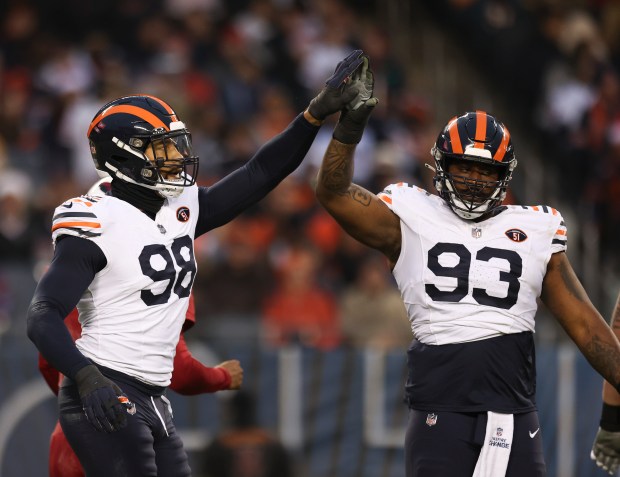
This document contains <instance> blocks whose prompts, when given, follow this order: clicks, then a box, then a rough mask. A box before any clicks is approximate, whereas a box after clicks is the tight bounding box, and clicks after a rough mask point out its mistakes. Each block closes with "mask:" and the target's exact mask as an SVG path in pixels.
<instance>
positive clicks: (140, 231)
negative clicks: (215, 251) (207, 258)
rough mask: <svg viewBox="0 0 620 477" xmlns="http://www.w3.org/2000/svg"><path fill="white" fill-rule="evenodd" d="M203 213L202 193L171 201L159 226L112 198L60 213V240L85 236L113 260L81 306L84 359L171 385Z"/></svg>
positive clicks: (192, 191)
mask: <svg viewBox="0 0 620 477" xmlns="http://www.w3.org/2000/svg"><path fill="white" fill-rule="evenodd" d="M198 211H199V205H198V188H197V187H194V188H188V190H187V191H184V192H183V193H182V194H181V195H180V196H179V197H177V198H170V199H168V202H167V204H166V206H165V207H162V208H161V210H160V211H159V212H158V213H157V215H156V217H155V220H152V219H151V218H149V217H148V216H147V215H146V214H144V212H142V211H141V210H140V209H138V208H136V207H134V206H133V205H131V204H129V203H127V202H126V201H124V200H121V199H119V198H116V197H112V196H104V197H97V196H94V197H89V196H82V197H79V198H75V199H71V200H69V201H67V202H65V203H64V204H62V205H60V206H59V207H57V208H56V210H55V212H54V220H53V224H52V230H53V232H52V238H53V241H54V242H55V243H56V242H57V241H59V240H60V241H62V237H64V236H72V237H80V238H82V239H86V240H88V241H90V242H92V243H93V244H95V245H96V246H97V247H98V248H99V249H100V250H101V252H102V254H103V255H104V256H105V257H106V259H107V260H106V266H105V267H104V268H103V269H102V270H101V271H99V272H98V273H97V274H96V275H95V276H94V278H93V281H92V282H91V283H90V286H89V287H88V291H87V293H85V294H84V295H82V297H81V299H80V301H79V303H78V305H77V307H78V310H79V315H80V323H81V325H82V336H81V337H80V338H79V339H78V340H77V341H76V345H77V347H78V349H79V350H80V351H81V352H82V354H83V355H84V356H86V357H87V358H90V359H93V360H96V362H97V363H98V364H99V365H102V366H105V367H108V368H111V369H114V370H116V371H119V372H122V373H124V374H127V375H129V376H132V377H134V378H136V379H139V380H140V381H143V382H146V383H149V384H151V385H156V386H167V385H168V384H169V383H170V377H171V375H172V361H171V360H170V356H174V350H175V348H176V345H177V341H178V336H179V333H180V332H181V327H182V326H183V323H184V320H185V311H186V310H187V306H188V302H189V296H190V291H191V288H192V282H193V280H194V277H195V275H196V261H195V258H194V249H193V237H194V234H195V229H196V221H197V219H198V216H199V214H198ZM127 237H131V240H127ZM120 314H122V316H123V319H122V320H119V319H118V317H119V315H120ZM102 345H103V346H102ZM153 349H156V350H158V351H157V353H153V352H152V350H153ZM119 357H122V359H119Z"/></svg>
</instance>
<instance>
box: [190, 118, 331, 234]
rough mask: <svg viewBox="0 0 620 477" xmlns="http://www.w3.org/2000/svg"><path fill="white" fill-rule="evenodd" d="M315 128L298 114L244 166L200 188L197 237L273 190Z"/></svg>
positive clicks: (302, 153) (305, 147)
mask: <svg viewBox="0 0 620 477" xmlns="http://www.w3.org/2000/svg"><path fill="white" fill-rule="evenodd" d="M318 131H319V127H318V126H313V125H312V124H310V123H309V122H308V121H306V119H305V118H304V117H303V114H300V115H299V116H297V118H296V119H295V120H294V121H293V122H292V123H291V124H289V126H288V127H287V128H286V129H285V130H284V131H283V132H281V133H280V134H278V135H277V136H275V137H274V138H272V139H271V140H270V141H269V142H267V143H266V144H264V145H263V146H262V147H261V148H260V149H259V150H258V151H257V152H256V154H255V155H254V156H253V157H252V159H250V160H249V161H248V162H247V163H246V164H245V165H244V166H242V167H240V168H239V169H237V170H236V171H234V172H232V173H230V174H229V175H227V176H226V177H224V178H223V179H222V180H220V181H218V182H217V183H215V184H214V185H213V186H211V187H200V188H199V192H198V201H199V207H200V212H199V215H198V223H197V225H196V237H199V236H200V235H202V234H204V233H206V232H208V231H209V230H212V229H214V228H216V227H219V226H221V225H224V224H226V223H228V222H230V221H231V220H232V219H233V218H235V217H236V216H237V215H239V214H240V213H241V212H243V211H244V210H246V209H247V208H248V207H250V206H251V205H253V204H255V203H256V202H258V201H259V200H261V199H262V198H263V197H265V196H266V195H267V194H268V193H269V192H270V191H272V190H273V189H274V188H275V187H276V186H277V185H278V184H279V183H280V182H281V181H282V180H283V179H284V178H285V177H286V176H288V175H289V174H290V173H291V172H293V171H294V170H295V169H296V168H297V167H298V166H299V164H301V161H303V159H304V157H306V154H307V153H308V150H309V149H310V146H311V145H312V143H313V142H314V138H315V137H316V135H317V133H318Z"/></svg>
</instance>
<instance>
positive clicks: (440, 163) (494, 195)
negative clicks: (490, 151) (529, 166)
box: [431, 148, 516, 220]
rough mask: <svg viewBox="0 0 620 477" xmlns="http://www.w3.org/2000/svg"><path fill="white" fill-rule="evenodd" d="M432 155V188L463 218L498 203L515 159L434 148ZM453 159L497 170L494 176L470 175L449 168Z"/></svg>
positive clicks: (481, 212) (482, 211)
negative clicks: (501, 159)
mask: <svg viewBox="0 0 620 477" xmlns="http://www.w3.org/2000/svg"><path fill="white" fill-rule="evenodd" d="M431 154H432V155H433V156H434V158H435V167H436V175H435V177H434V182H435V188H436V189H437V191H438V192H439V195H440V196H441V197H442V198H443V199H444V200H445V201H446V202H447V203H448V205H449V206H450V207H451V208H452V210H453V211H454V213H456V214H457V215H458V216H459V217H461V218H463V219H466V220H473V219H477V218H479V217H481V216H483V215H484V214H487V213H489V212H491V211H492V210H493V209H495V208H497V207H499V206H500V205H501V204H502V202H503V201H504V199H505V198H506V191H507V188H508V183H509V182H510V180H511V179H512V171H513V170H514V168H515V166H516V160H514V161H511V162H509V163H499V162H495V161H492V160H491V161H485V160H481V159H480V158H478V157H468V156H457V155H447V154H443V153H442V152H441V151H439V150H437V149H436V148H433V150H432V151H431ZM456 161H468V162H469V161H471V162H478V163H481V164H487V165H490V166H492V167H493V168H494V169H496V170H497V172H498V178H497V180H484V179H472V178H468V177H466V176H464V175H459V174H457V173H450V172H448V170H449V167H450V165H451V164H453V163H454V162H456Z"/></svg>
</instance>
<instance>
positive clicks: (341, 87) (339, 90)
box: [307, 50, 364, 121]
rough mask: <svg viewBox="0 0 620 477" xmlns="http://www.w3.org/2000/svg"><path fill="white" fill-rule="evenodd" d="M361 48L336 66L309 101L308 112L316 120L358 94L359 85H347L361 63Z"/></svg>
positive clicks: (348, 101) (338, 109) (321, 119)
mask: <svg viewBox="0 0 620 477" xmlns="http://www.w3.org/2000/svg"><path fill="white" fill-rule="evenodd" d="M362 55H363V52H362V50H355V51H353V52H352V53H351V54H350V55H349V56H347V57H346V58H345V59H344V60H342V61H341V62H340V63H338V65H337V66H336V70H335V71H334V74H333V75H331V76H330V77H329V78H328V79H327V81H325V87H324V88H323V89H322V90H321V91H320V92H319V94H318V95H317V96H316V97H315V98H314V99H313V100H312V101H310V105H309V106H308V110H307V111H308V112H309V113H310V114H311V115H312V117H313V118H314V119H316V120H317V121H323V120H324V119H325V118H326V117H327V116H329V115H331V114H334V113H336V112H338V111H340V110H341V109H343V108H344V107H346V105H347V104H349V103H350V102H351V101H353V100H354V99H355V98H356V97H357V96H358V95H359V87H360V85H359V84H357V85H356V87H354V88H351V87H348V84H349V82H350V81H351V77H352V75H353V74H354V73H355V71H356V70H357V69H358V67H359V66H360V65H361V64H362V63H363V61H364V60H363V56H362Z"/></svg>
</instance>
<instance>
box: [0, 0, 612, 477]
mask: <svg viewBox="0 0 620 477" xmlns="http://www.w3.org/2000/svg"><path fill="white" fill-rule="evenodd" d="M354 48H362V49H364V50H365V51H366V52H367V53H369V55H370V57H371V63H372V67H373V70H374V71H375V77H376V82H377V84H376V90H375V94H376V95H377V96H378V97H379V98H380V100H381V103H380V105H379V107H378V108H377V110H376V111H375V113H374V115H373V117H372V118H371V124H370V125H369V127H368V128H367V131H366V133H365V135H364V139H363V141H362V143H361V144H360V146H359V147H358V156H357V161H356V172H355V174H356V177H355V180H356V181H357V182H358V183H361V184H363V185H365V186H366V187H367V188H369V189H370V190H372V191H374V192H378V191H380V190H381V189H382V187H383V186H384V185H386V184H388V183H391V182H394V181H396V180H398V181H407V182H411V183H416V184H418V185H420V186H422V187H425V188H427V189H429V190H432V181H431V179H432V177H431V173H430V172H429V171H428V170H427V169H425V168H424V164H425V163H426V162H429V161H430V159H431V158H430V155H429V153H428V151H429V150H430V147H431V146H432V144H433V142H434V140H435V137H436V134H437V133H438V131H439V128H440V127H441V126H442V125H443V124H445V122H446V121H447V120H448V119H449V118H450V117H452V116H454V115H455V114H458V113H461V112H464V111H466V110H470V109H485V110H487V111H488V112H489V113H491V114H494V115H496V116H497V117H499V118H500V119H501V120H502V121H503V122H505V123H506V124H507V125H508V127H509V129H510V130H511V133H512V136H513V141H514V143H515V148H516V153H517V158H518V160H519V166H518V168H517V171H516V175H515V179H514V180H513V185H512V190H511V195H510V200H511V201H512V202H513V203H523V204H528V205H536V204H548V205H551V206H553V207H555V208H557V209H559V210H560V211H561V212H562V214H563V215H564V218H565V219H566V222H567V225H568V230H569V256H570V258H571V261H572V263H573V265H574V267H575V269H576V271H577V273H578V274H579V276H580V279H581V280H582V282H583V283H584V285H585V287H586V289H587V291H588V293H589V294H590V297H591V298H592V300H593V302H594V303H595V305H596V306H597V307H598V308H599V310H600V311H601V312H602V313H603V314H604V316H605V317H606V318H608V317H609V316H610V313H611V310H612V308H613V305H614V300H615V297H616V295H617V292H618V290H619V289H620V280H619V278H620V273H619V272H618V270H619V266H618V265H619V261H620V260H619V259H620V253H619V249H618V246H617V237H618V231H619V229H620V200H619V199H620V88H619V82H618V81H619V79H618V72H617V66H618V64H619V61H620V56H619V54H620V4H618V2H615V1H613V0H383V1H381V0H271V1H269V0H109V1H106V2H84V1H78V0H59V1H56V2H47V1H44V0H18V1H15V0H5V1H4V2H0V475H1V476H4V477H16V476H20V477H22V476H33V477H35V476H43V475H46V461H47V441H48V437H49V433H50V432H51V429H52V427H53V425H54V422H55V401H54V399H53V396H52V394H51V392H50V391H49V390H48V389H47V388H46V386H45V383H44V382H43V380H42V379H41V378H40V377H39V375H38V373H37V369H36V359H37V355H36V352H35V348H34V346H32V345H31V343H30V342H29V341H28V340H27V338H26V336H25V310H26V308H27V305H28V302H29V300H30V297H31V295H32V292H33V289H34V286H35V284H36V280H37V277H38V276H39V275H40V273H41V271H42V270H43V269H44V268H45V267H46V266H47V264H48V263H49V260H50V257H51V253H52V250H51V244H50V238H49V232H48V229H49V225H50V223H51V213H52V211H53V209H54V207H55V206H56V205H57V204H59V203H61V202H62V201H64V200H65V199H67V198H69V197H73V196H75V195H79V194H80V193H83V192H84V191H86V190H87V189H88V188H89V187H90V185H91V184H92V183H93V182H94V181H95V180H96V175H95V173H94V167H93V166H92V161H91V159H90V154H89V150H88V145H87V142H86V139H85V129H86V126H87V124H88V123H89V121H90V119H91V118H92V116H93V115H94V113H95V112H96V111H97V110H98V109H99V107H100V106H101V105H102V104H103V103H104V102H105V101H107V100H108V99H113V98H115V97H117V96H121V95H124V94H129V93H133V92H140V93H149V94H154V95H158V96H161V97H163V98H164V99H166V100H167V101H168V102H169V103H170V104H172V105H173V107H174V108H175V109H176V110H177V111H178V112H179V114H180V115H181V117H182V118H183V119H184V121H185V122H186V123H187V124H188V125H189V126H190V129H191V130H192V133H193V136H194V143H195V147H196V148H197V150H198V152H199V155H200V157H201V171H200V177H199V180H200V182H201V183H202V184H205V185H208V184H210V183H213V182H214V181H216V180H217V179H218V178H220V177H222V176H223V175H225V174H226V173H227V172H229V171H230V170H232V169H234V168H235V167H237V166H238V165H239V164H242V163H244V162H245V161H246V160H247V159H248V158H249V157H250V156H251V154H252V153H253V152H254V151H255V150H256V148H257V147H258V146H260V145H261V144H263V143H264V142H265V141H266V140H268V139H269V138H270V137H272V136H273V135H274V134H276V133H277V132H278V131H280V130H281V129H282V128H283V127H284V126H285V125H286V124H287V123H288V122H289V121H290V120H292V118H294V117H295V115H296V114H297V113H299V112H300V111H301V110H303V109H304V108H305V106H306V105H307V102H308V101H309V100H310V99H311V98H312V96H313V95H314V94H315V93H316V92H317V91H318V90H319V89H320V88H321V86H322V82H323V81H324V79H325V78H326V77H327V76H329V74H331V71H332V70H333V68H334V65H335V63H336V62H337V61H338V60H339V59H341V58H343V57H344V56H345V55H346V53H348V52H349V51H350V50H352V49H354ZM330 135H331V125H330V124H326V125H325V126H324V127H323V129H322V132H321V133H320V134H319V137H318V138H317V140H316V142H315V146H313V148H312V150H311V151H310V153H309V155H308V157H307V159H306V161H305V162H304V164H303V165H302V167H301V168H300V169H299V170H298V171H296V172H295V173H294V174H293V176H291V177H290V178H289V179H287V180H286V181H285V182H284V183H283V184H282V185H281V186H280V187H279V188H278V189H277V190H276V191H274V192H273V193H272V194H270V195H269V196H268V197H267V198H266V199H265V200H264V201H263V202H262V203H261V204H260V205H259V206H257V207H256V208H254V209H252V210H250V211H248V212H247V213H245V214H243V216H241V217H239V218H238V219H237V220H236V221H235V222H234V223H232V224H230V225H229V226H226V227H223V228H221V229H219V230H217V231H215V232H213V233H211V234H208V235H207V236H206V237H203V238H201V239H199V241H198V243H197V247H196V248H197V258H198V260H199V273H198V277H197V279H196V282H195V286H194V291H195V298H196V306H197V317H198V318H197V319H198V323H197V325H196V326H195V328H194V329H193V330H191V331H190V332H189V333H188V335H187V338H188V341H189V342H190V346H191V347H192V350H193V351H194V353H195V355H196V356H198V357H200V358H201V359H202V360H204V361H205V362H207V363H209V364H216V363H218V362H219V361H222V360H224V359H230V358H238V359H241V361H242V363H243V365H244V367H245V369H246V386H245V387H246V388H247V389H248V390H249V391H250V392H251V393H252V394H253V395H254V396H255V398H256V403H257V409H256V411H257V416H256V417H257V421H258V424H259V425H261V426H262V427H263V428H265V429H267V430H269V431H270V432H272V433H273V434H274V435H275V436H277V437H278V438H279V439H280V440H281V441H282V442H283V443H284V445H285V446H286V447H287V448H288V449H289V451H290V453H291V455H292V456H293V458H294V463H295V473H294V475H296V476H302V477H305V476H307V477H331V476H339V477H347V476H351V477H353V476H355V477H362V476H373V477H375V476H382V477H392V476H394V477H395V476H402V475H404V466H403V457H402V441H403V429H404V426H405V418H406V410H405V409H404V406H403V405H402V403H401V395H402V385H403V380H404V350H405V346H406V341H407V339H403V338H404V337H406V333H403V332H401V330H402V329H403V328H402V326H403V318H402V312H403V310H402V308H399V306H398V304H395V302H396V303H397V302H398V299H397V298H396V299H395V295H394V293H395V291H394V284H393V282H392V280H391V277H390V275H389V273H388V270H387V268H386V266H385V263H384V262H383V261H382V260H381V259H380V257H377V256H376V255H375V254H373V253H372V252H370V251H368V250H366V249H364V248H363V247H361V246H359V245H358V244H356V243H355V242H353V241H351V240H350V239H348V238H347V237H345V236H343V234H342V233H341V231H340V230H339V228H338V227H337V226H336V225H335V223H334V222H333V221H332V220H331V219H330V218H329V217H328V216H326V214H325V213H324V212H323V211H322V210H321V209H320V208H319V207H318V205H317V203H316V201H315V200H314V198H313V195H312V189H311V184H312V180H313V177H314V175H315V173H316V168H317V165H318V164H319V163H320V160H321V154H322V152H323V150H324V148H325V146H326V144H327V141H328V139H329V137H330ZM404 325H405V328H406V323H404ZM536 336H537V342H538V358H537V359H538V363H537V364H538V368H539V384H538V388H539V391H538V400H539V405H540V411H541V420H542V423H543V427H542V435H543V440H544V443H545V452H546V458H547V463H548V468H549V476H550V477H554V476H555V477H590V476H592V477H594V476H602V475H604V473H603V472H602V471H599V470H597V469H596V467H595V466H594V465H593V464H592V463H591V462H590V460H589V456H588V455H589V448H590V445H591V442H592V439H593V436H594V433H595V431H596V427H597V420H598V414H599V411H600V387H601V379H600V378H599V377H598V376H597V375H596V374H594V373H593V371H592V370H591V369H590V368H589V366H588V365H587V364H586V363H585V361H584V360H583V358H581V356H580V355H579V354H578V352H577V351H576V348H575V347H574V346H573V345H572V343H571V342H570V341H568V340H567V337H566V336H565V334H564V333H563V331H561V330H560V329H559V328H558V327H557V326H556V324H555V322H554V321H553V319H552V318H550V317H549V316H548V315H547V314H546V312H545V310H544V309H541V311H540V313H539V316H538V317H537V335H536ZM170 394H171V399H172V401H173V406H174V409H175V417H176V422H177V426H178V427H179V428H180V429H181V430H182V431H183V434H184V436H185V442H186V444H187V447H188V450H189V452H190V456H191V459H192V465H193V468H194V470H195V475H196V476H198V477H201V476H203V475H205V476H206V473H205V469H204V465H203V454H204V447H205V446H206V445H207V444H208V443H209V442H210V441H211V439H212V438H213V437H214V436H216V435H218V433H220V432H221V431H222V430H223V429H224V428H225V427H226V425H227V423H226V422H225V419H224V417H223V415H224V413H223V405H224V404H225V403H226V402H227V401H228V400H229V399H230V393H220V394H218V395H208V396H200V397H192V398H186V397H179V396H176V395H173V393H170Z"/></svg>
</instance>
